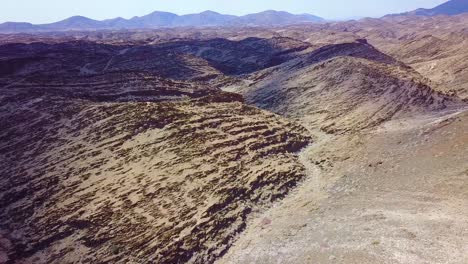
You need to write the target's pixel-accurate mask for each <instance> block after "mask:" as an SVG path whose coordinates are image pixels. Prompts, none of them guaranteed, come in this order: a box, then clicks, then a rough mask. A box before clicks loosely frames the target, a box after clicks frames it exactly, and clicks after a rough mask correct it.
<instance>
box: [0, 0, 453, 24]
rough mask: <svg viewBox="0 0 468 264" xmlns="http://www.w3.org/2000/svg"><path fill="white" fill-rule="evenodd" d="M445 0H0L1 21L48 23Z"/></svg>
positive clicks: (380, 7) (370, 10)
mask: <svg viewBox="0 0 468 264" xmlns="http://www.w3.org/2000/svg"><path fill="white" fill-rule="evenodd" d="M445 1H447V0H0V23H1V22H5V21H16V22H20V21H22V22H32V23H48V22H55V21H58V20H61V19H64V18H67V17H70V16H73V15H83V16H87V17H90V18H94V19H100V20H101V19H106V18H114V17H119V16H120V17H124V18H130V17H133V16H142V15H146V14H148V13H151V12H152V11H156V10H159V11H168V12H173V13H176V14H179V15H180V14H188V13H198V12H201V11H205V10H213V11H216V12H220V13H224V14H234V15H243V14H247V13H254V12H260V11H264V10H268V9H274V10H282V11H289V12H292V13H310V14H314V15H318V16H321V17H324V18H328V19H343V18H350V17H361V16H373V17H376V16H382V15H385V14H389V13H397V12H403V11H409V10H413V9H416V8H419V7H426V8H428V7H434V6H436V5H438V4H441V3H443V2H445Z"/></svg>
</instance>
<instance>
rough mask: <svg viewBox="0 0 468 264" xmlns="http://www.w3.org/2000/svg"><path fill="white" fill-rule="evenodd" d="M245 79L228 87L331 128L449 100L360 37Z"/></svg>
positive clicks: (369, 123) (371, 122) (361, 124)
mask: <svg viewBox="0 0 468 264" xmlns="http://www.w3.org/2000/svg"><path fill="white" fill-rule="evenodd" d="M249 81H250V84H249V85H248V86H241V87H240V88H239V87H237V88H236V87H231V90H234V91H238V92H240V93H241V94H243V95H244V96H245V97H246V100H247V101H248V102H250V103H253V104H255V105H257V106H258V107H260V108H263V109H268V110H270V111H273V112H275V113H279V114H282V115H284V116H288V117H292V118H297V119H300V120H301V121H302V122H303V124H306V125H308V126H310V127H315V128H321V129H322V130H324V131H326V132H329V133H342V132H347V131H352V130H360V129H363V128H369V127H374V126H376V125H378V124H380V123H382V122H384V121H388V120H390V119H392V118H393V117H395V116H398V115H403V114H409V113H414V112H424V111H427V110H435V109H442V108H444V107H445V106H446V104H451V99H449V98H448V97H446V96H443V95H441V94H438V93H436V92H434V91H433V90H432V89H431V88H430V87H428V86H427V85H426V84H425V81H424V79H423V78H422V77H421V76H420V75H419V74H418V73H417V72H415V71H414V70H412V69H411V68H408V67H407V66H405V65H402V64H401V63H399V62H397V61H396V60H394V59H393V58H391V57H389V56H387V55H385V54H382V53H380V52H379V51H378V50H376V49H375V48H373V47H372V46H370V45H369V44H366V43H363V41H359V42H355V43H345V44H337V45H329V46H325V47H323V48H320V49H318V50H316V51H314V52H312V53H310V54H307V55H304V57H302V58H299V59H296V60H292V61H290V62H287V63H285V64H282V65H279V66H277V67H274V68H271V69H267V70H264V71H261V72H259V73H255V74H253V75H251V76H250V78H249Z"/></svg>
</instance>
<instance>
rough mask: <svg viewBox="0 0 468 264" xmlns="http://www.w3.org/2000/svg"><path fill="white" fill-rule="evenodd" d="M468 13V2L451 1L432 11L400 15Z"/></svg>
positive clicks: (421, 10) (423, 10) (424, 10)
mask: <svg viewBox="0 0 468 264" xmlns="http://www.w3.org/2000/svg"><path fill="white" fill-rule="evenodd" d="M467 12H468V0H450V1H447V2H445V3H443V4H441V5H438V6H436V7H434V8H431V9H426V8H419V9H416V10H414V11H411V12H406V13H403V14H399V15H416V16H437V15H449V16H452V15H459V14H463V13H467Z"/></svg>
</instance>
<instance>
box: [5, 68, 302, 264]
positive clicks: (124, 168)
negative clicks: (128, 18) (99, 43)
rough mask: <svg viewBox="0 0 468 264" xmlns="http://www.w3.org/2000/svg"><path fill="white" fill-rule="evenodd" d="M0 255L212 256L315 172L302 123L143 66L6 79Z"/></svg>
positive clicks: (9, 258) (68, 258)
mask: <svg viewBox="0 0 468 264" xmlns="http://www.w3.org/2000/svg"><path fill="white" fill-rule="evenodd" d="M1 83H2V85H1V87H2V88H1V90H0V100H1V104H0V105H1V106H0V107H1V111H0V113H1V114H0V124H1V127H2V131H1V133H0V138H1V140H0V142H1V143H0V163H1V169H0V170H1V171H0V174H1V175H2V178H1V180H0V201H1V202H0V208H1V210H0V212H1V213H0V223H1V224H0V230H1V231H0V241H1V244H0V259H1V260H2V262H3V261H5V262H7V263H8V262H10V263H14V262H23V261H25V262H34V263H63V262H78V261H81V262H105V261H107V262H119V263H124V262H129V261H133V262H139V261H142V260H145V261H147V260H150V261H154V262H157V263H178V262H185V261H188V260H191V261H194V262H195V263H207V262H208V263H210V262H212V261H213V260H214V259H215V258H216V257H218V256H220V255H222V254H223V252H225V250H226V249H227V248H228V247H229V245H230V244H231V243H232V241H233V239H234V237H235V236H236V235H237V234H238V233H239V232H240V231H242V230H243V229H244V228H245V220H246V217H247V216H248V215H249V214H250V212H252V211H253V210H256V209H258V208H260V207H262V206H268V205H269V204H270V203H271V202H273V201H275V200H277V199H278V198H281V197H283V196H284V195H286V194H287V192H288V191H289V190H290V189H291V188H292V187H293V186H295V185H296V183H297V182H298V181H300V180H301V179H302V178H303V177H304V168H303V166H302V164H300V163H299V161H298V158H297V155H296V154H295V153H296V152H298V151H299V150H300V149H301V148H303V147H304V146H306V145H307V144H308V143H309V142H310V138H309V137H308V135H307V133H306V131H305V129H303V128H302V127H300V126H298V125H296V124H294V123H291V122H289V121H287V120H285V119H283V118H281V117H279V116H276V115H273V114H271V113H267V112H265V111H261V110H258V109H256V108H253V107H250V106H247V105H245V104H243V103H242V98H241V97H240V96H239V95H235V94H228V93H223V92H220V91H218V90H216V89H214V90H213V89H205V88H197V87H195V86H193V85H192V84H187V83H183V82H174V81H171V80H165V79H161V78H159V77H154V76H151V75H147V74H143V73H133V74H130V73H113V74H109V73H108V74H102V75H90V76H83V77H57V78H51V77H50V76H48V77H47V76H46V77H44V78H40V77H37V76H36V77H30V78H27V79H26V80H24V79H23V80H13V79H2V80H1Z"/></svg>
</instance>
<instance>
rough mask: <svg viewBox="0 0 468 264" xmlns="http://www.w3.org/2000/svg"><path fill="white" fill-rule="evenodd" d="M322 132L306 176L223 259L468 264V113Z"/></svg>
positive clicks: (258, 218) (311, 150)
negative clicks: (352, 131)
mask: <svg viewBox="0 0 468 264" xmlns="http://www.w3.org/2000/svg"><path fill="white" fill-rule="evenodd" d="M317 136H318V138H321V139H322V140H318V143H316V144H314V145H312V146H310V147H309V148H308V149H307V150H306V151H305V152H304V153H303V154H302V157H301V160H303V161H304V160H305V161H304V162H305V164H306V167H307V168H308V172H309V176H308V179H307V180H306V181H305V182H304V183H303V184H302V185H301V186H300V187H299V188H297V189H296V190H295V192H294V193H293V194H292V195H290V196H288V197H287V198H286V199H285V200H283V201H281V202H280V203H278V204H276V206H275V207H273V208H272V209H270V210H268V211H266V212H263V213H259V214H258V215H257V216H256V217H255V218H254V219H253V220H251V222H250V223H249V225H248V228H247V230H246V232H244V233H243V234H242V235H241V237H240V238H239V240H238V241H237V243H236V244H235V246H233V247H232V248H231V249H230V251H229V252H228V253H227V255H225V257H224V258H222V259H221V260H220V261H219V262H218V263H356V264H362V263H392V264H393V263H451V264H466V263H468V111H466V110H465V111H460V110H458V111H455V112H453V111H446V112H444V113H442V114H441V113H439V114H434V115H430V116H419V117H414V118H411V119H404V120H403V119H401V120H394V121H391V122H389V123H386V124H384V125H382V126H381V127H379V128H377V129H375V130H373V131H368V132H365V133H362V134H360V135H354V136H347V137H329V138H324V137H323V135H317ZM307 160H308V161H307ZM316 162H317V163H318V164H319V165H316V164H315V163H316Z"/></svg>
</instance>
